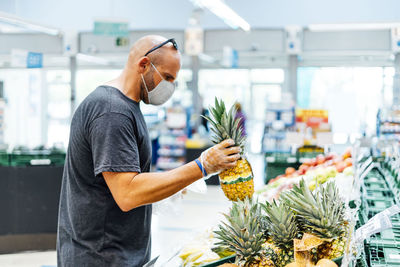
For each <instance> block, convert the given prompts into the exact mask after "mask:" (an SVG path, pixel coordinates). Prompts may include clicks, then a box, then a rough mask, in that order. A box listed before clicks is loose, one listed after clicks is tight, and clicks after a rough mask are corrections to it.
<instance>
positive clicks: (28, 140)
mask: <svg viewBox="0 0 400 267" xmlns="http://www.w3.org/2000/svg"><path fill="white" fill-rule="evenodd" d="M0 80H1V81H3V82H4V95H5V99H6V105H5V111H4V125H5V131H4V142H5V143H6V144H8V145H9V147H11V148H12V147H15V146H27V147H36V146H39V145H41V144H43V141H44V140H43V138H42V134H41V133H42V128H41V127H42V123H41V118H42V104H43V103H44V101H43V91H42V88H43V86H42V85H43V84H42V83H43V79H42V70H40V69H2V70H1V71H0Z"/></svg>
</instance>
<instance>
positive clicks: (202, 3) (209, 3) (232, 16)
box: [190, 0, 250, 32]
mask: <svg viewBox="0 0 400 267" xmlns="http://www.w3.org/2000/svg"><path fill="white" fill-rule="evenodd" d="M190 1H191V2H192V3H193V4H194V5H196V6H198V7H200V8H203V9H204V8H207V9H208V10H210V11H211V12H212V13H214V14H215V15H216V16H217V17H219V18H220V19H222V20H223V21H224V22H225V23H226V24H228V25H229V26H230V27H231V28H233V29H238V28H241V29H242V30H244V31H246V32H248V31H250V24H249V23H248V22H247V21H245V20H244V19H243V18H242V17H241V16H239V15H238V14H237V13H236V12H235V11H234V10H233V9H232V8H230V7H229V6H228V5H226V4H225V3H224V2H223V1H222V0H190Z"/></svg>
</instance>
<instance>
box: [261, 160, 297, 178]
mask: <svg viewBox="0 0 400 267" xmlns="http://www.w3.org/2000/svg"><path fill="white" fill-rule="evenodd" d="M299 166H300V163H299V162H298V161H297V158H296V156H294V155H292V154H290V153H265V183H268V181H269V180H271V179H273V178H275V177H276V176H278V175H281V174H285V171H286V169H287V168H289V167H293V168H295V169H297V168H298V167H299Z"/></svg>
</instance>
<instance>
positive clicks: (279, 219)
mask: <svg viewBox="0 0 400 267" xmlns="http://www.w3.org/2000/svg"><path fill="white" fill-rule="evenodd" d="M262 207H263V209H264V211H265V213H266V215H267V216H266V217H265V220H266V222H267V228H268V234H269V236H270V238H271V241H272V242H273V243H274V244H275V245H276V246H277V247H279V250H278V251H276V250H275V252H276V254H278V260H277V261H276V263H277V264H276V266H286V265H287V264H289V263H291V262H293V261H294V253H293V239H295V238H297V237H298V229H297V222H296V218H295V214H294V213H293V211H292V210H291V209H290V208H289V207H288V206H287V205H286V204H284V203H279V204H277V203H276V202H275V200H274V202H273V203H271V204H269V203H268V202H267V203H266V204H265V205H263V206H262Z"/></svg>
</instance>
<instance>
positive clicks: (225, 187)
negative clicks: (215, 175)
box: [221, 179, 254, 201]
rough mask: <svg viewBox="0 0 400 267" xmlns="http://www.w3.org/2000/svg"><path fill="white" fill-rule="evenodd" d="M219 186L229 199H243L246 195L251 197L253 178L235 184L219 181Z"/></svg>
mask: <svg viewBox="0 0 400 267" xmlns="http://www.w3.org/2000/svg"><path fill="white" fill-rule="evenodd" d="M221 188H222V191H224V194H225V196H226V197H227V198H228V199H229V200H231V201H237V200H244V199H245V198H246V197H247V198H251V197H252V196H253V194H254V182H253V179H250V180H248V181H246V182H240V183H235V184H224V183H221Z"/></svg>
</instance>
